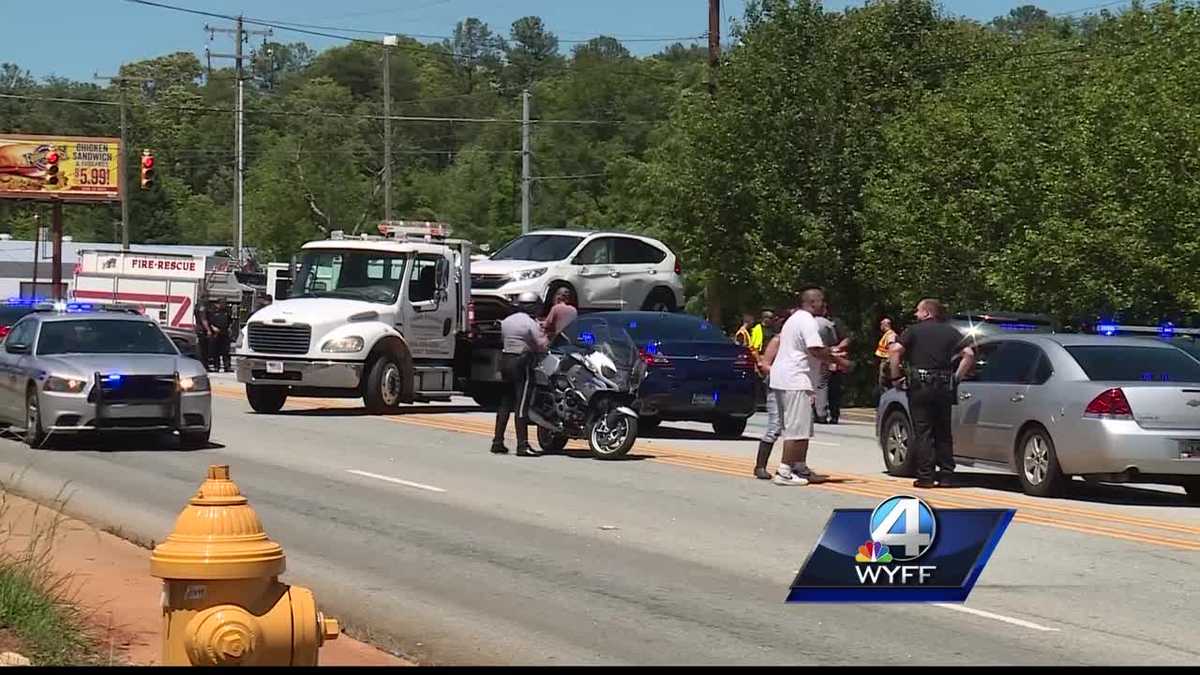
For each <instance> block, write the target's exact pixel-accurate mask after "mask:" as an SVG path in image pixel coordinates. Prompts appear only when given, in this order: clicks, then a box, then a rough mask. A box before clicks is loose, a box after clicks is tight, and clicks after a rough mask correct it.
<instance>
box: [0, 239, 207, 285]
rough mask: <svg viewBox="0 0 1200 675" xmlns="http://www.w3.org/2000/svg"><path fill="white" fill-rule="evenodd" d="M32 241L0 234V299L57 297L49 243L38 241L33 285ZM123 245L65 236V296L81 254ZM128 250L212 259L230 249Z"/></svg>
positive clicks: (167, 246) (142, 247) (142, 246)
mask: <svg viewBox="0 0 1200 675" xmlns="http://www.w3.org/2000/svg"><path fill="white" fill-rule="evenodd" d="M33 244H34V242H33V241H32V240H22V239H12V238H10V237H9V235H4V234H0V300H4V299H7V298H32V297H38V298H50V297H53V296H54V292H53V288H52V286H51V279H52V278H53V275H54V265H53V263H52V262H51V253H52V250H53V244H52V243H51V242H49V241H41V242H38V249H39V251H38V260H37V263H36V264H37V288H36V292H35V289H34V285H33V279H34V255H33ZM120 248H121V245H120V244H114V243H111V242H82V241H74V240H72V239H71V238H70V237H63V243H62V282H63V286H64V287H65V288H64V289H63V290H64V291H65V293H64V297H66V296H67V295H69V294H70V292H71V286H72V279H73V277H74V276H75V262H76V260H77V259H78V256H79V252H80V251H88V250H108V251H117V250H120ZM129 249H130V250H131V251H133V252H135V253H182V254H187V255H203V256H208V257H212V256H215V255H216V254H217V253H218V252H219V251H228V250H230V247H228V246H176V245H170V244H130V246H129Z"/></svg>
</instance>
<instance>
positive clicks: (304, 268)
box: [291, 251, 408, 304]
mask: <svg viewBox="0 0 1200 675" xmlns="http://www.w3.org/2000/svg"><path fill="white" fill-rule="evenodd" d="M407 260H408V256H406V255H405V254H403V253H384V252H381V251H309V252H307V253H305V254H304V256H303V257H302V258H301V262H300V273H299V275H298V276H297V280H296V284H295V285H294V286H293V287H292V294H291V297H293V298H346V299H349V300H365V301H367V302H378V303H382V304H391V303H393V302H395V301H396V296H397V295H398V294H399V293H400V283H401V281H403V279H404V265H405V263H406V262H407Z"/></svg>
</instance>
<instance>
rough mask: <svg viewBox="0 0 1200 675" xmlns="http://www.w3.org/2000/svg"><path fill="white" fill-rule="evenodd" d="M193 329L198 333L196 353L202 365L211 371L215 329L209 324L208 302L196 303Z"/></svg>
mask: <svg viewBox="0 0 1200 675" xmlns="http://www.w3.org/2000/svg"><path fill="white" fill-rule="evenodd" d="M192 328H193V329H194V330H195V331H196V352H197V354H198V355H199V356H200V363H203V364H204V369H205V370H208V371H211V370H212V349H211V345H212V336H213V327H212V324H210V323H209V322H208V302H207V301H203V300H202V301H200V302H197V303H196V308H195V309H194V310H193V311H192Z"/></svg>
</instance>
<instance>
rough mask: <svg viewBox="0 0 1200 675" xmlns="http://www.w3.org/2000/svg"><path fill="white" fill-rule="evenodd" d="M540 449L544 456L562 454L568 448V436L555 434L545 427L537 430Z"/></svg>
mask: <svg viewBox="0 0 1200 675" xmlns="http://www.w3.org/2000/svg"><path fill="white" fill-rule="evenodd" d="M537 436H538V439H537V440H538V447H540V448H541V449H542V454H543V455H555V454H558V453H560V452H562V451H563V450H564V449H565V448H566V447H567V436H566V434H559V433H555V432H553V431H551V430H549V429H547V428H545V427H542V426H539V427H538V428H537Z"/></svg>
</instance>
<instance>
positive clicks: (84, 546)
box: [0, 494, 414, 666]
mask: <svg viewBox="0 0 1200 675" xmlns="http://www.w3.org/2000/svg"><path fill="white" fill-rule="evenodd" d="M4 501H5V503H6V508H5V509H4V510H3V513H2V516H3V518H4V522H3V523H0V528H3V530H8V536H7V537H6V538H5V539H6V541H0V546H2V547H3V548H4V549H6V550H8V551H10V552H16V551H19V550H21V549H23V548H24V547H25V546H26V545H27V542H28V540H29V534H30V532H31V531H33V530H31V527H32V526H33V525H34V524H35V523H36V524H38V525H40V526H42V527H45V525H46V524H48V523H51V522H52V521H53V519H54V518H56V517H57V518H59V519H60V522H59V525H58V534H57V539H56V541H55V544H54V549H53V562H52V565H53V567H54V569H55V571H56V572H58V573H60V574H63V573H69V574H71V575H73V577H74V578H73V583H72V588H73V590H74V595H75V604H76V605H78V606H80V607H82V608H83V609H84V611H85V612H86V613H87V615H88V616H90V617H91V623H92V625H93V627H94V629H95V636H96V642H97V643H98V645H99V648H100V652H101V657H102V659H103V661H106V662H108V663H111V664H133V665H158V664H159V661H160V657H161V651H162V604H161V602H162V601H161V594H162V581H161V580H160V579H156V578H154V577H152V576H150V551H148V550H146V549H144V548H142V547H140V546H137V545H135V544H132V543H130V542H128V541H125V540H124V539H121V538H119V537H116V536H114V535H111V534H109V533H107V532H102V531H100V530H98V529H96V528H94V527H91V526H90V525H88V524H87V523H84V522H81V521H79V520H75V519H72V518H68V517H66V516H61V515H59V514H57V513H55V512H54V511H52V510H50V509H48V508H46V507H45V506H41V507H38V505H37V504H35V503H34V502H31V501H28V500H25V499H22V498H20V497H16V496H14V495H12V494H7V495H5V496H4ZM285 579H286V578H285ZM317 602H318V604H319V603H320V597H318V598H317ZM320 664H321V665H322V666H411V665H414V664H412V663H410V662H408V661H405V660H403V659H400V658H397V657H395V656H392V655H391V654H388V653H386V652H383V651H380V650H378V649H376V648H374V647H372V646H370V645H368V644H365V643H362V642H359V641H358V640H354V639H352V638H351V637H349V636H348V635H345V634H343V635H341V636H339V637H338V639H337V640H334V641H332V642H326V643H325V645H324V646H323V647H322V648H321V655H320Z"/></svg>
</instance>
